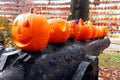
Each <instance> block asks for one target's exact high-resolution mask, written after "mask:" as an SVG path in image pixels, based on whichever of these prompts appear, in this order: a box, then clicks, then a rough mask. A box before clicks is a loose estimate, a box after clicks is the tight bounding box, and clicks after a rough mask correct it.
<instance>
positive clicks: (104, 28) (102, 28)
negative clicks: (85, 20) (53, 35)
mask: <svg viewBox="0 0 120 80" xmlns="http://www.w3.org/2000/svg"><path fill="white" fill-rule="evenodd" d="M100 30H101V31H102V32H103V35H102V37H105V36H107V34H108V28H107V26H101V27H100Z"/></svg>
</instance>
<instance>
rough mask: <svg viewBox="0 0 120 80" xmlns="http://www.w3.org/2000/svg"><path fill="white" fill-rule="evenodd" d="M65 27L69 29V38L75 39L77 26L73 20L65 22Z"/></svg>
mask: <svg viewBox="0 0 120 80" xmlns="http://www.w3.org/2000/svg"><path fill="white" fill-rule="evenodd" d="M66 26H67V27H69V28H70V38H76V37H77V35H78V30H79V25H78V23H76V21H75V20H70V21H67V25H66Z"/></svg>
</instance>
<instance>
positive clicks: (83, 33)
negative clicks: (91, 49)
mask: <svg viewBox="0 0 120 80" xmlns="http://www.w3.org/2000/svg"><path fill="white" fill-rule="evenodd" d="M79 27H80V28H79V32H78V35H77V38H76V39H77V40H82V41H86V40H89V39H90V38H91V35H92V31H91V29H92V28H91V27H89V26H88V25H86V24H84V22H83V20H82V18H80V20H79Z"/></svg>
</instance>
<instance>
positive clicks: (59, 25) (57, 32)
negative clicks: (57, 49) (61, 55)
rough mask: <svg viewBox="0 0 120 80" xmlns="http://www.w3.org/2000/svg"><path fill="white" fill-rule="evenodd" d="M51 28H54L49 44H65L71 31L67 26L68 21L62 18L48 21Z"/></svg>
mask: <svg viewBox="0 0 120 80" xmlns="http://www.w3.org/2000/svg"><path fill="white" fill-rule="evenodd" d="M48 23H49V26H50V27H52V28H53V31H52V32H51V33H50V38H49V43H63V42H65V41H67V40H68V38H69V36H70V29H69V28H68V27H67V26H66V20H64V19H62V18H56V19H50V20H48Z"/></svg>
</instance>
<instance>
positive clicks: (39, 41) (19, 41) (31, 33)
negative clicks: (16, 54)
mask: <svg viewBox="0 0 120 80" xmlns="http://www.w3.org/2000/svg"><path fill="white" fill-rule="evenodd" d="M49 33H50V31H49V27H48V22H47V19H46V17H45V16H43V15H37V14H21V15H19V16H17V17H16V19H15V20H14V23H13V27H12V39H13V42H14V44H15V45H16V46H17V47H18V48H21V49H23V50H27V51H39V50H43V49H44V48H45V47H46V45H47V43H48V39H49Z"/></svg>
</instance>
